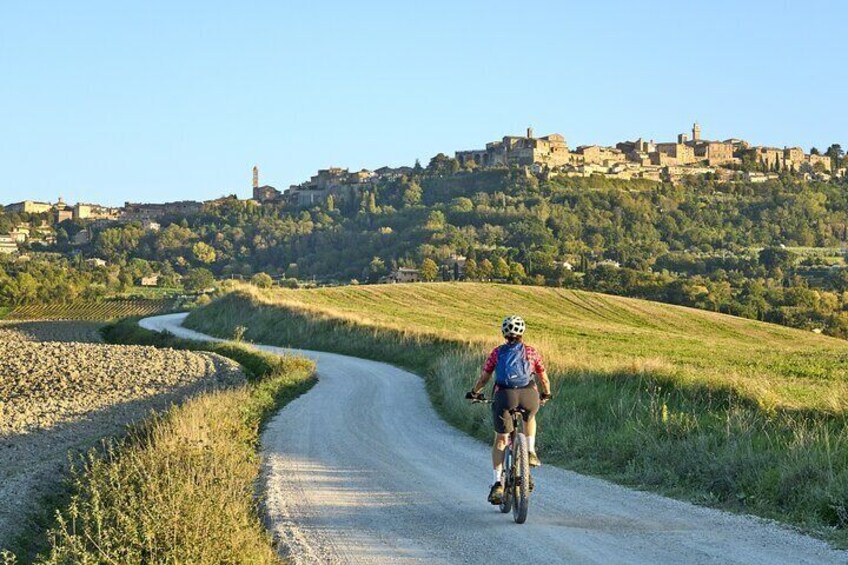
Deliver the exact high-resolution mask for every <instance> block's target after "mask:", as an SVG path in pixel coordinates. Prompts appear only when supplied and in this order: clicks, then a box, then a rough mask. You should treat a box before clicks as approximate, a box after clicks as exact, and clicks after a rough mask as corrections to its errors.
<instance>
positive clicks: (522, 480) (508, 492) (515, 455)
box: [472, 399, 533, 524]
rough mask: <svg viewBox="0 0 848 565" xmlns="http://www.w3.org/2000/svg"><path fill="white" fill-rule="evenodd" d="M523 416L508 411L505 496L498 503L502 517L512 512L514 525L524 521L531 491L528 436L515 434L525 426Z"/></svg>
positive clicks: (485, 402)
mask: <svg viewBox="0 0 848 565" xmlns="http://www.w3.org/2000/svg"><path fill="white" fill-rule="evenodd" d="M472 402H473V403H474V404H491V403H492V401H491V400H489V399H482V400H472ZM523 412H524V411H523V410H522V409H520V408H516V409H513V410H510V411H509V415H510V416H511V417H512V432H510V434H509V438H508V440H507V447H506V452H505V453H504V474H503V487H504V495H503V498H502V499H501V503H500V509H501V512H503V513H504V514H506V513H508V512H509V511H510V510H512V519H513V520H514V521H515V523H516V524H523V523H524V522H525V521H526V520H527V510H528V509H529V507H530V492H531V491H532V490H533V477H532V476H531V475H530V458H529V455H528V449H527V436H525V435H524V432H523V431H518V430H519V424H522V423H523V422H524V418H523V416H522V413H523ZM522 430H523V428H522Z"/></svg>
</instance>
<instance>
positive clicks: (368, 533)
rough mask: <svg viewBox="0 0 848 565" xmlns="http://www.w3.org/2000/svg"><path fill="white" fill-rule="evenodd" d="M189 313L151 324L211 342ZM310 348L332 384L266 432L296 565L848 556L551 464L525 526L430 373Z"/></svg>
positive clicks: (268, 461)
mask: <svg viewBox="0 0 848 565" xmlns="http://www.w3.org/2000/svg"><path fill="white" fill-rule="evenodd" d="M184 316H185V315H184V314H174V315H168V316H159V317H156V318H148V319H146V320H142V322H141V325H142V326H143V327H146V328H148V329H154V330H168V331H170V332H172V333H173V334H175V335H178V336H181V337H186V338H194V339H210V338H209V337H208V336H205V335H203V334H199V333H197V332H193V331H191V330H188V329H185V328H182V327H181V325H180V324H181V322H182V320H183V318H184ZM259 347H261V348H262V349H265V350H268V351H273V352H285V351H286V350H283V349H281V348H277V347H268V346H259ZM300 353H303V354H305V355H307V356H309V357H312V358H313V359H315V360H316V361H317V363H318V374H319V377H320V380H319V382H318V384H317V385H316V386H315V387H314V388H313V389H312V390H311V391H310V392H309V393H308V394H306V395H304V396H302V397H300V398H299V399H297V400H295V401H294V402H292V403H291V404H289V405H288V406H287V407H286V408H284V409H283V410H282V411H280V413H279V414H277V415H276V416H275V418H274V420H273V421H272V422H271V423H270V425H269V426H268V427H267V429H266V431H265V433H264V435H263V438H262V444H263V457H264V459H263V460H264V473H265V477H264V478H265V481H266V485H267V502H266V509H267V513H268V520H269V528H270V529H271V531H272V532H273V534H274V536H275V538H276V539H278V540H279V542H280V545H281V547H284V549H283V551H284V553H285V554H286V555H287V556H288V557H289V558H290V559H292V561H294V562H295V563H360V564H373V563H416V564H417V563H427V564H430V563H486V564H490V563H510V562H512V563H538V564H547V563H640V564H642V563H652V564H653V563H746V564H752V563H762V564H769V565H773V564H778V563H787V564H789V563H792V564H798V563H819V564H820V563H842V564H845V563H848V552H840V551H834V550H831V549H829V548H828V547H827V545H826V544H824V543H823V542H820V541H818V540H815V539H812V538H809V537H807V536H803V535H800V534H798V533H796V532H794V531H792V530H790V529H788V528H784V527H781V526H778V525H775V524H772V523H769V522H766V521H763V520H759V519H756V518H750V517H744V516H737V515H732V514H728V513H725V512H720V511H716V510H711V509H708V508H702V507H698V506H693V505H691V504H687V503H684V502H679V501H675V500H671V499H667V498H663V497H661V496H657V495H653V494H648V493H643V492H637V491H633V490H629V489H626V488H623V487H619V486H616V485H613V484H611V483H608V482H606V481H602V480H599V479H594V478H590V477H585V476H581V475H578V474H576V473H571V472H568V471H564V470H562V469H557V468H553V467H550V466H545V467H542V468H540V469H539V470H538V471H537V473H536V491H535V492H534V495H533V499H532V500H531V507H530V516H529V518H528V521H527V523H526V524H524V525H523V526H518V525H516V524H514V523H513V522H512V520H511V516H510V515H506V516H505V515H502V514H500V513H499V512H498V511H497V509H496V508H495V507H492V506H490V505H489V504H487V503H486V500H485V498H486V494H487V493H488V482H489V480H490V479H491V469H490V466H489V448H488V447H487V446H485V445H483V444H482V443H480V442H478V441H475V440H473V439H471V438H470V437H468V436H466V435H464V434H462V433H460V432H458V431H457V430H455V429H453V428H451V427H450V426H448V425H447V424H445V423H444V422H443V421H442V420H441V419H440V418H439V417H438V416H437V415H436V412H435V411H434V410H433V408H432V406H431V405H430V402H429V400H428V398H427V395H426V392H425V390H424V383H423V382H422V380H421V379H420V378H418V377H416V376H415V375H413V374H411V373H408V372H406V371H402V370H400V369H398V368H396V367H392V366H390V365H387V364H384V363H377V362H373V361H366V360H363V359H357V358H352V357H346V356H342V355H336V354H331V353H318V352H309V351H304V352H300ZM482 416H483V415H482V414H481V417H482Z"/></svg>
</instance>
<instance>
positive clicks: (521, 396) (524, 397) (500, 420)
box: [492, 383, 539, 434]
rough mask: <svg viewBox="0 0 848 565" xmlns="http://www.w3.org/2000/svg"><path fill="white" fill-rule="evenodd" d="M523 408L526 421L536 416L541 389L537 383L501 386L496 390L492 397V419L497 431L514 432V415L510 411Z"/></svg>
mask: <svg viewBox="0 0 848 565" xmlns="http://www.w3.org/2000/svg"><path fill="white" fill-rule="evenodd" d="M516 408H522V409H523V414H522V417H523V418H524V421H525V422H527V420H528V419H529V418H530V417H531V416H535V415H536V412H538V411H539V390H538V389H537V388H536V384H535V383H531V384H529V385H527V386H525V387H523V388H501V389H497V390H496V391H495V396H494V397H493V398H492V419H493V420H494V423H495V431H496V432H497V433H499V434H508V433H511V432H512V416H510V414H509V411H510V410H514V409H516Z"/></svg>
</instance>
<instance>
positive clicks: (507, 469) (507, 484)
mask: <svg viewBox="0 0 848 565" xmlns="http://www.w3.org/2000/svg"><path fill="white" fill-rule="evenodd" d="M502 480H503V486H504V493H503V497H502V498H501V503H500V509H501V512H503V513H504V514H507V513H508V512H509V511H510V510H512V499H513V496H512V481H513V478H512V454H511V453H510V450H507V451H506V453H505V454H504V474H503V479H502Z"/></svg>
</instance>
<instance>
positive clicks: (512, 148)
mask: <svg viewBox="0 0 848 565" xmlns="http://www.w3.org/2000/svg"><path fill="white" fill-rule="evenodd" d="M454 155H455V156H456V159H457V161H459V164H460V165H463V166H465V165H466V164H468V162H469V161H473V162H474V163H476V164H477V166H479V167H508V166H511V165H522V166H531V165H545V166H547V167H561V166H563V165H568V164H569V162H570V157H569V151H568V145H567V144H566V142H565V138H564V137H563V136H561V135H560V134H558V133H553V134H550V135H546V136H544V137H538V138H536V137H533V129H532V128H527V135H526V136H525V137H519V136H509V135H508V136H505V137H504V138H503V139H501V140H500V141H492V142H490V143H487V144H486V148H485V149H475V150H470V151H457V152H456V153H455V154H454Z"/></svg>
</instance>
